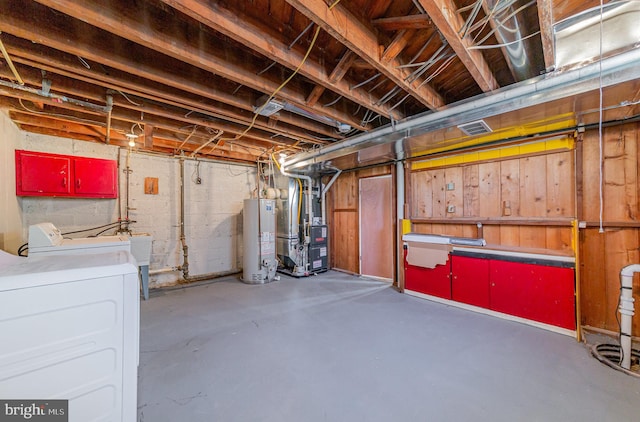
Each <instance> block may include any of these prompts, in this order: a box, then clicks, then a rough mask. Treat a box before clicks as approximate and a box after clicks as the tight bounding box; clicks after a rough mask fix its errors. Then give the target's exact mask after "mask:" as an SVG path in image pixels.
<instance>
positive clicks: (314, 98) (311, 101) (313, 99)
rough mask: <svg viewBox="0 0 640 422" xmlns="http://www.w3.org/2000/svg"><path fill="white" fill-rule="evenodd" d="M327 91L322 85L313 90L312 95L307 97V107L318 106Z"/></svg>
mask: <svg viewBox="0 0 640 422" xmlns="http://www.w3.org/2000/svg"><path fill="white" fill-rule="evenodd" d="M325 89H326V88H325V87H324V86H322V85H316V86H314V87H313V89H312V90H311V94H309V96H308V97H307V105H308V106H309V107H313V106H314V105H316V103H317V102H318V100H319V99H320V97H321V96H322V94H324V91H325Z"/></svg>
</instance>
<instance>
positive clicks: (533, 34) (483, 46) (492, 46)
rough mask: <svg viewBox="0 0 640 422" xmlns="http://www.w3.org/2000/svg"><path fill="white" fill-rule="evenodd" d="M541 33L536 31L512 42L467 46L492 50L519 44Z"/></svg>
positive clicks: (470, 48) (468, 48)
mask: <svg viewBox="0 0 640 422" xmlns="http://www.w3.org/2000/svg"><path fill="white" fill-rule="evenodd" d="M539 34H540V31H536V32H534V33H532V34H529V35H527V36H524V37H521V38H518V39H517V40H514V41H510V42H507V43H503V44H491V45H474V46H471V47H467V50H490V49H492V48H502V47H508V46H510V45H512V44H517V43H519V42H522V41H524V40H527V39H529V38H532V37H535V36H536V35H539Z"/></svg>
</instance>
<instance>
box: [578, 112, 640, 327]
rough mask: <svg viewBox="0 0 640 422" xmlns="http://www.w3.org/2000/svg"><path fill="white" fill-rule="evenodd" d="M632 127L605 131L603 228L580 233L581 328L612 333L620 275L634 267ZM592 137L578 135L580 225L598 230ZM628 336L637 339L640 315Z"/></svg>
mask: <svg viewBox="0 0 640 422" xmlns="http://www.w3.org/2000/svg"><path fill="white" fill-rule="evenodd" d="M639 129H640V126H639V125H638V124H636V123H633V124H627V125H624V126H618V127H612V128H605V130H604V131H603V147H604V148H603V152H604V160H603V163H602V172H603V176H604V184H603V197H604V202H603V224H604V226H605V229H604V231H603V232H602V233H601V232H600V231H599V229H598V228H597V227H595V228H589V229H586V230H583V231H582V233H581V243H580V244H581V261H582V279H581V298H580V301H581V307H582V321H581V322H582V324H584V325H591V326H594V327H598V328H605V329H608V330H612V331H617V330H618V323H617V321H616V315H617V305H618V296H619V294H620V270H621V269H622V268H623V267H624V266H626V265H629V264H634V263H638V262H640V256H639V253H638V251H639V248H640V239H639V236H640V221H639V216H638V206H639V204H638V194H639V190H640V183H639V181H638V164H639V162H640V160H639V158H638V154H639V152H638V140H639V137H638V130H639ZM599 141H600V139H599V135H598V132H597V131H589V132H586V133H585V134H584V142H583V156H582V161H583V169H582V177H583V186H584V187H583V192H582V198H583V206H582V212H583V216H584V219H585V220H587V221H592V222H594V223H595V224H598V220H599V211H600V199H599V188H600V179H599V174H600V165H601V164H600V163H601V161H600V156H599ZM638 292H640V283H639V282H638V276H636V277H635V279H634V297H635V299H636V303H640V295H639V294H638ZM633 325H634V331H633V333H634V335H639V334H640V331H639V330H640V313H638V312H636V315H635V316H634V318H633Z"/></svg>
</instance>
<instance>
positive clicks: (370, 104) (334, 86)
mask: <svg viewBox="0 0 640 422" xmlns="http://www.w3.org/2000/svg"><path fill="white" fill-rule="evenodd" d="M162 2H164V3H166V4H168V5H170V6H171V7H173V8H175V9H177V10H179V11H181V12H182V13H184V14H186V15H188V16H191V17H192V18H193V19H195V20H197V21H199V22H202V23H203V24H205V25H207V26H208V27H210V28H212V29H214V30H216V31H218V32H220V33H222V34H224V35H226V36H227V37H229V38H231V39H233V40H236V41H238V42H239V43H241V44H243V45H244V46H246V47H248V48H250V49H252V50H254V51H257V52H258V53H260V54H262V55H263V56H265V57H268V58H269V59H272V60H275V61H277V62H278V63H280V64H281V65H283V66H286V67H288V68H289V69H296V68H297V67H298V66H299V65H300V63H301V62H302V59H303V56H304V53H305V52H304V51H295V50H293V49H290V48H289V46H288V45H287V44H286V43H285V42H284V41H282V40H281V39H280V35H279V33H278V32H277V31H276V30H274V29H273V28H270V27H269V26H267V25H264V24H261V23H258V22H252V21H251V19H249V18H247V17H243V16H237V14H236V13H233V12H231V11H229V10H228V9H226V8H224V7H221V6H220V5H219V4H217V3H213V2H211V1H206V0H162ZM343 58H344V57H343ZM338 68H340V65H338ZM346 70H348V67H347V68H346ZM346 70H345V71H346ZM299 72H300V74H301V75H303V76H305V77H307V78H309V79H310V80H312V81H313V82H315V83H316V84H318V85H322V86H324V87H325V88H326V89H330V90H332V91H334V92H336V93H338V94H339V95H342V96H343V97H345V98H348V99H350V100H351V101H354V102H355V103H357V104H361V105H362V106H363V107H366V108H368V109H370V110H372V111H374V112H376V113H378V114H382V115H384V116H387V115H389V114H390V112H389V111H388V109H389V107H382V106H377V105H376V104H375V103H376V101H371V96H370V95H369V93H368V92H366V91H365V90H363V89H354V90H351V89H350V88H349V84H348V83H347V82H346V81H342V76H337V77H333V78H332V75H334V73H335V69H334V73H332V75H330V76H329V77H327V74H326V71H325V70H324V68H323V67H322V66H321V65H320V63H318V62H314V61H313V60H311V59H308V60H307V61H306V62H305V63H304V64H303V65H302V67H300V71H299ZM307 105H308V104H307ZM393 116H394V118H395V119H400V118H402V117H404V116H403V115H401V114H400V113H399V112H394V113H393Z"/></svg>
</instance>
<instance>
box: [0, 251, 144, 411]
mask: <svg viewBox="0 0 640 422" xmlns="http://www.w3.org/2000/svg"><path fill="white" fill-rule="evenodd" d="M0 252H2V251H0ZM0 255H2V254H0ZM139 321H140V301H139V299H138V270H137V268H136V264H135V261H134V259H133V257H132V256H131V254H129V253H127V252H124V251H119V252H109V253H101V254H88V255H85V256H83V257H82V259H78V258H77V256H72V255H68V256H55V255H54V256H49V255H46V254H42V255H40V256H30V257H28V258H21V259H19V260H17V259H15V258H14V257H11V256H6V257H4V259H0V333H2V341H0V397H2V398H3V399H9V400H11V399H30V398H33V399H45V400H46V399H62V400H69V414H68V416H69V421H70V422H84V421H97V420H100V421H124V422H135V420H136V413H137V388H138V386H137V371H138V359H139V335H140V334H139V327H140V325H139Z"/></svg>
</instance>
